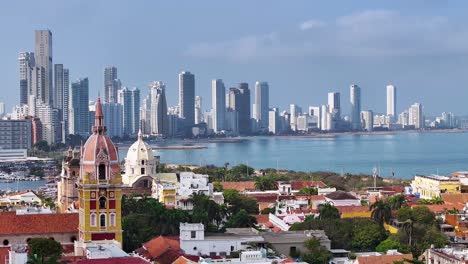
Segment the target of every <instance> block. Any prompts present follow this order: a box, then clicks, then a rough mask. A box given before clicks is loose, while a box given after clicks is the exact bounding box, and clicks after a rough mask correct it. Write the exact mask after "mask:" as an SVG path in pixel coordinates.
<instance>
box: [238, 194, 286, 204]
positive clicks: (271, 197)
mask: <svg viewBox="0 0 468 264" xmlns="http://www.w3.org/2000/svg"><path fill="white" fill-rule="evenodd" d="M246 195H247V196H248V197H251V198H254V199H255V200H257V202H259V203H262V202H263V203H268V202H269V203H275V202H276V200H277V199H278V194H276V193H248V194H246Z"/></svg>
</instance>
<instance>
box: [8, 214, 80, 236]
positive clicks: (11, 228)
mask: <svg viewBox="0 0 468 264" xmlns="http://www.w3.org/2000/svg"><path fill="white" fill-rule="evenodd" d="M31 223H34V224H31ZM51 233H78V213H70V214H26V215H17V214H16V213H15V212H6V213H0V235H11V234H15V235H19V234H51Z"/></svg>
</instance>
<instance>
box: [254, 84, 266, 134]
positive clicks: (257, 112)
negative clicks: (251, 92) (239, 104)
mask: <svg viewBox="0 0 468 264" xmlns="http://www.w3.org/2000/svg"><path fill="white" fill-rule="evenodd" d="M269 89H270V88H269V86H268V83H267V82H258V81H257V82H255V103H254V105H253V118H254V119H255V121H256V122H257V127H258V128H259V129H267V128H268V122H269V113H268V112H269V110H270V107H269V93H270V92H269Z"/></svg>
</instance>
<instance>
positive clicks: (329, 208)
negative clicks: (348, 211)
mask: <svg viewBox="0 0 468 264" xmlns="http://www.w3.org/2000/svg"><path fill="white" fill-rule="evenodd" d="M318 211H319V219H321V220H323V219H338V218H340V211H338V209H336V207H335V206H333V205H332V204H331V203H324V204H320V205H319V206H318Z"/></svg>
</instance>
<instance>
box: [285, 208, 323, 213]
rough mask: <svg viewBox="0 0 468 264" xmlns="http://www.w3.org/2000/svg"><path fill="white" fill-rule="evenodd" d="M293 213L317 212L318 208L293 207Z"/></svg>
mask: <svg viewBox="0 0 468 264" xmlns="http://www.w3.org/2000/svg"><path fill="white" fill-rule="evenodd" d="M291 213H293V214H314V213H318V210H317V209H312V208H306V209H295V210H292V212H291Z"/></svg>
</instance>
